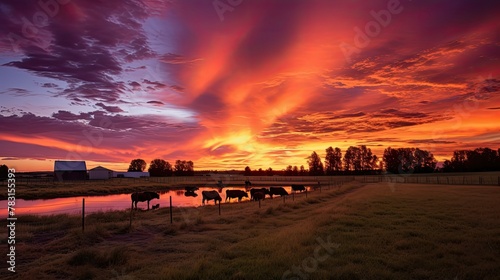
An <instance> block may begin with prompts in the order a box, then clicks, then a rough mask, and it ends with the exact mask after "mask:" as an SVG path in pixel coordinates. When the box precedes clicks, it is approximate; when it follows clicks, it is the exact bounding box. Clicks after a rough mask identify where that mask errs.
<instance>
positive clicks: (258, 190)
mask: <svg viewBox="0 0 500 280" xmlns="http://www.w3.org/2000/svg"><path fill="white" fill-rule="evenodd" d="M257 192H261V193H263V194H264V197H265V196H266V194H269V190H268V189H266V188H260V189H251V190H250V199H253V196H254V195H255V193H257Z"/></svg>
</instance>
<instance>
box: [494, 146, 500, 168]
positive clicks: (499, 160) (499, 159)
mask: <svg viewBox="0 0 500 280" xmlns="http://www.w3.org/2000/svg"><path fill="white" fill-rule="evenodd" d="M495 166H496V167H495V170H500V148H499V149H498V151H497V160H496V164H495Z"/></svg>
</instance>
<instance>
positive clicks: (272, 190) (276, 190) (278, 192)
mask: <svg viewBox="0 0 500 280" xmlns="http://www.w3.org/2000/svg"><path fill="white" fill-rule="evenodd" d="M273 195H279V196H284V195H288V192H287V191H286V190H285V189H284V188H282V187H271V188H270V189H269V196H270V197H271V198H273Z"/></svg>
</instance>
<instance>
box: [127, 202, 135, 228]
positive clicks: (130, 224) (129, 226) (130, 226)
mask: <svg viewBox="0 0 500 280" xmlns="http://www.w3.org/2000/svg"><path fill="white" fill-rule="evenodd" d="M132 210H134V206H133V204H132V207H130V223H129V225H128V228H129V230H130V229H132Z"/></svg>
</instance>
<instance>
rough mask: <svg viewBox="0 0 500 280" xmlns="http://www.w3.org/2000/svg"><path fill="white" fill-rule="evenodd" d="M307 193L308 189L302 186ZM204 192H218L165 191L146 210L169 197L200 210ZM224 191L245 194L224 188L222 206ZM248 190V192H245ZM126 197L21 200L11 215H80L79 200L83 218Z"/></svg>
mask: <svg viewBox="0 0 500 280" xmlns="http://www.w3.org/2000/svg"><path fill="white" fill-rule="evenodd" d="M263 187H265V188H269V186H258V187H255V188H263ZM283 188H284V189H285V190H286V191H287V192H288V193H290V194H291V186H283ZM306 189H307V190H308V191H310V190H311V187H309V186H306ZM206 190H218V189H217V188H210V187H199V188H198V190H196V191H195V192H194V195H193V192H190V193H189V192H186V191H185V190H184V189H177V190H169V191H163V192H160V199H153V200H151V202H150V204H149V206H150V208H151V207H152V206H153V205H156V204H160V208H164V207H169V205H170V196H171V197H172V206H173V207H198V206H202V203H201V199H202V196H201V192H202V191H206ZM226 190H245V188H244V187H241V186H240V187H236V186H235V187H231V186H227V187H224V188H223V189H222V192H219V194H220V196H221V198H222V203H225V200H226ZM247 190H249V189H247ZM130 195H131V194H130V193H126V194H115V195H105V196H77V197H65V198H53V199H35V200H24V199H16V206H15V214H16V216H20V215H57V214H72V215H76V214H81V213H82V200H83V199H85V214H90V213H96V212H106V211H113V210H125V209H130V206H131V204H132V201H131V198H130ZM248 196H249V197H248V198H246V197H244V198H243V199H242V202H244V201H249V200H250V192H248ZM237 202H238V199H231V201H230V202H229V201H228V202H227V203H237ZM0 203H1V208H2V210H1V213H0V218H6V217H7V215H8V214H7V210H6V209H7V201H6V200H2V201H0ZM205 204H208V205H214V202H213V200H211V201H210V202H208V203H205ZM137 207H138V208H139V209H143V210H146V209H147V202H139V203H138V204H137Z"/></svg>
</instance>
